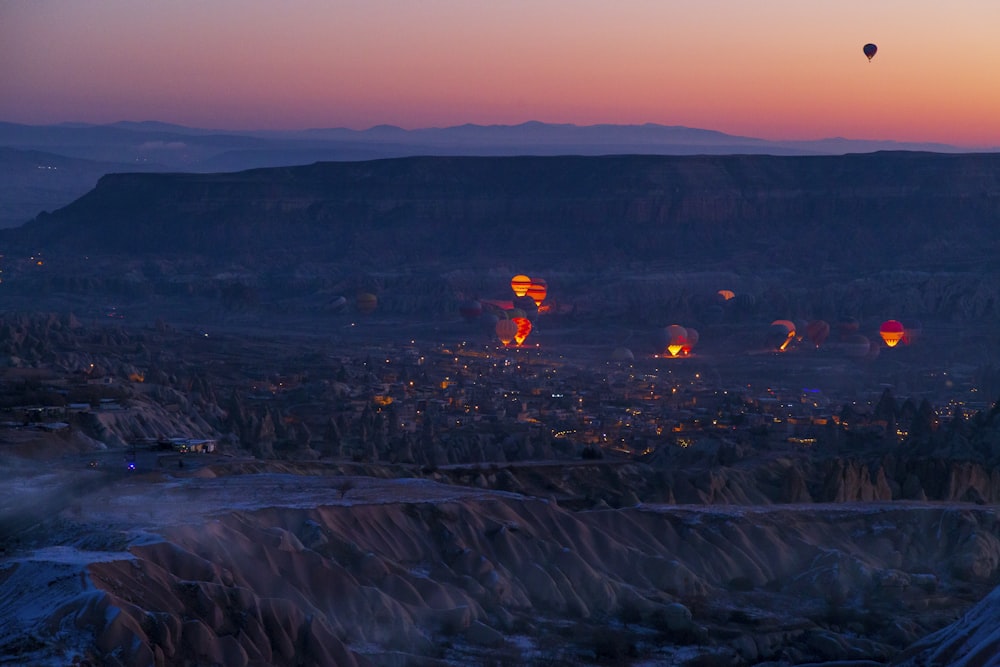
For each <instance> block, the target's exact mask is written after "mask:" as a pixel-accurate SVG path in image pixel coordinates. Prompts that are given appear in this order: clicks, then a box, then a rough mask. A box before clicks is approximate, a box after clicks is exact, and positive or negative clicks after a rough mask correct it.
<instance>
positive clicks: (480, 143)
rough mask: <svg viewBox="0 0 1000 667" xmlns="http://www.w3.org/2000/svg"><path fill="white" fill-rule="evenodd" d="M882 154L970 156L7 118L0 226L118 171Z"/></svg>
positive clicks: (710, 135) (519, 129)
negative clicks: (420, 158) (405, 161)
mask: <svg viewBox="0 0 1000 667" xmlns="http://www.w3.org/2000/svg"><path fill="white" fill-rule="evenodd" d="M880 150H906V151H931V152H939V153H957V152H968V151H966V150H964V149H960V148H957V147H955V146H949V145H946V144H926V143H900V142H886V141H861V140H852V139H843V138H832V139H822V140H817V141H782V142H775V141H767V140H764V139H756V138H753V137H741V136H734V135H729V134H725V133H722V132H716V131H712V130H703V129H697V128H689V127H680V126H665V125H656V124H651V123H647V124H644V125H589V126H578V125H569V124H550V123H541V122H528V123H522V124H520V125H471V124H467V125H459V126H455V127H446V128H426V129H417V130H405V129H402V128H399V127H395V126H391V125H378V126H375V127H372V128H370V129H367V130H351V129H347V128H326V129H310V130H300V131H258V132H236V131H226V130H211V129H203V128H191V127H184V126H181V125H172V124H169V123H160V122H155V121H147V122H120V123H114V124H110V125H90V124H85V123H63V124H58V125H22V124H15V123H0V227H12V226H17V225H20V224H23V223H24V222H26V221H27V220H29V219H31V218H32V217H34V216H35V215H36V214H37V213H39V212H41V211H43V210H49V211H51V210H54V209H56V208H59V207H61V206H65V205H66V204H68V203H70V202H71V201H73V200H74V199H76V198H77V197H80V196H81V195H83V194H84V193H86V192H87V191H88V190H90V189H91V188H93V187H94V185H96V183H97V179H98V178H99V177H100V176H101V175H103V174H106V173H111V172H146V171H155V172H165V171H171V172H174V171H183V172H197V173H213V172H231V171H241V170H245V169H252V168H258V167H283V166H293V165H305V164H312V163H314V162H323V161H355V160H371V159H380V158H393V157H406V156H416V155H437V156H515V155H536V156H543V155H642V154H652V155H731V154H766V155H842V154H847V153H870V152H874V151H880Z"/></svg>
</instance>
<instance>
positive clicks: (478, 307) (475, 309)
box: [458, 299, 483, 322]
mask: <svg viewBox="0 0 1000 667" xmlns="http://www.w3.org/2000/svg"><path fill="white" fill-rule="evenodd" d="M458 314H459V315H461V316H462V319H464V320H465V321H466V322H472V321H473V320H475V319H476V318H478V317H479V316H480V315H482V314H483V304H481V303H479V302H478V301H476V300H475V299H469V300H467V301H463V302H462V303H460V304H459V305H458Z"/></svg>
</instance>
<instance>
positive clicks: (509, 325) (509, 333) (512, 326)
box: [495, 320, 517, 345]
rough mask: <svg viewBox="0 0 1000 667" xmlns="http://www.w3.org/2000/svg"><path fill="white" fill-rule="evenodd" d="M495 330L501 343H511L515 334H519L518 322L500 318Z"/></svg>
mask: <svg viewBox="0 0 1000 667" xmlns="http://www.w3.org/2000/svg"><path fill="white" fill-rule="evenodd" d="M495 331H496V334H497V338H499V339H500V342H501V343H503V344H504V345H510V342H511V341H512V340H514V336H516V335H517V322H515V321H514V320H498V321H497V325H496V328H495Z"/></svg>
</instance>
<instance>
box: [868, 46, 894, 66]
mask: <svg viewBox="0 0 1000 667" xmlns="http://www.w3.org/2000/svg"><path fill="white" fill-rule="evenodd" d="M862 51H864V52H865V55H866V56H868V62H871V61H872V58H874V57H875V53H876V52H877V51H878V47H877V46H875V45H874V44H865V46H864V48H863V49H862ZM890 60H891V58H890Z"/></svg>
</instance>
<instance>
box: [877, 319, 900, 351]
mask: <svg viewBox="0 0 1000 667" xmlns="http://www.w3.org/2000/svg"><path fill="white" fill-rule="evenodd" d="M905 333H906V329H904V328H903V324H902V323H901V322H899V321H897V320H886V321H885V322H883V323H882V326H881V327H879V330H878V334H879V335H880V336H882V340H884V341H885V344H886V345H888V346H889V347H896V345H897V344H898V343H899V341H901V340H903V335H904V334H905Z"/></svg>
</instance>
